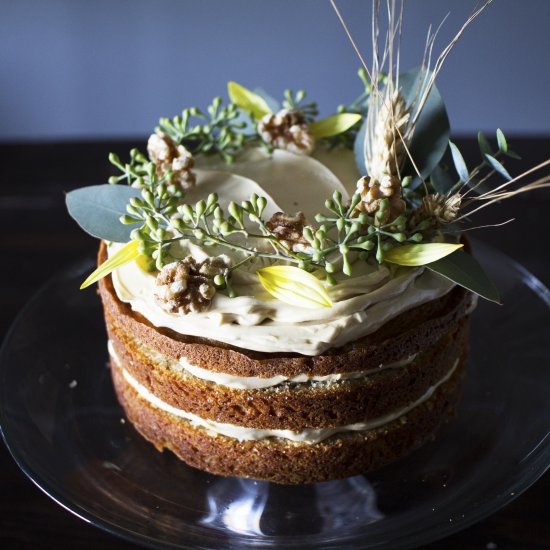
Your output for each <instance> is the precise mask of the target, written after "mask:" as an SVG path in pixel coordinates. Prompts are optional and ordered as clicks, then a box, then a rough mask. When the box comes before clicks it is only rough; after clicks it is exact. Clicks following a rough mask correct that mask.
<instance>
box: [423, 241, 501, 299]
mask: <svg viewBox="0 0 550 550" xmlns="http://www.w3.org/2000/svg"><path fill="white" fill-rule="evenodd" d="M426 267H427V268H428V269H430V270H432V271H435V272H436V273H439V274H440V275H442V276H443V277H445V278H447V279H449V280H451V281H453V282H454V283H456V284H457V285H460V286H462V287H464V288H466V289H467V290H470V291H472V292H474V293H475V294H477V295H478V296H481V297H482V298H485V299H486V300H490V301H491V302H496V303H500V295H499V293H498V290H497V288H496V287H495V285H494V284H493V282H492V281H491V280H490V279H489V277H487V275H486V273H485V271H483V268H482V267H481V265H480V264H479V262H478V261H477V260H476V259H475V258H474V257H473V256H471V255H470V254H468V253H466V252H462V251H461V250H458V251H456V252H453V253H452V254H449V255H448V256H445V257H444V258H441V259H440V260H437V261H435V262H432V263H429V264H427V265H426Z"/></svg>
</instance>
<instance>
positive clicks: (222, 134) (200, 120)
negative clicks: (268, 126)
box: [156, 97, 257, 163]
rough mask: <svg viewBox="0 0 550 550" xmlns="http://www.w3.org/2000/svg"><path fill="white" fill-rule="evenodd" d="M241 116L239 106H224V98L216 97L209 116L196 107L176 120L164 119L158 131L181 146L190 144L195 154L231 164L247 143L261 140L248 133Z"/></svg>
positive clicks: (184, 111) (184, 112)
mask: <svg viewBox="0 0 550 550" xmlns="http://www.w3.org/2000/svg"><path fill="white" fill-rule="evenodd" d="M240 114H241V111H240V110H239V108H238V107H237V105H235V104H233V103H229V104H228V105H223V102H222V98H221V97H216V98H214V100H213V101H212V104H211V105H210V106H209V107H208V108H207V110H206V113H204V112H203V111H201V110H200V109H198V108H196V107H192V108H190V109H184V110H183V111H182V113H181V115H178V116H175V117H174V118H161V119H160V121H159V126H158V127H157V128H156V130H157V131H160V132H163V133H165V134H167V135H168V136H170V137H171V138H172V139H173V140H174V141H175V142H176V143H178V144H180V143H183V142H185V143H186V144H190V146H191V151H192V152H193V154H199V153H203V154H219V155H220V156H221V157H222V158H223V160H224V161H225V162H228V163H231V162H233V160H234V158H235V155H236V154H237V153H238V152H239V151H240V150H241V149H242V148H243V146H244V145H245V143H246V142H248V141H250V140H253V139H257V137H256V136H250V135H246V134H245V133H244V131H243V130H244V128H245V127H246V123H245V122H243V121H242V120H241V118H240Z"/></svg>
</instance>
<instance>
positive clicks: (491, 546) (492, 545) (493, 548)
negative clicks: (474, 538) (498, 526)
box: [485, 542, 498, 550]
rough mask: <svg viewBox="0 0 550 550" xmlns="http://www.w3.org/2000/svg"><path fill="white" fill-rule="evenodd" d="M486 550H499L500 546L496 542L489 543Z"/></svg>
mask: <svg viewBox="0 0 550 550" xmlns="http://www.w3.org/2000/svg"><path fill="white" fill-rule="evenodd" d="M485 548H487V550H497V548H498V546H497V545H496V544H495V543H494V542H488V543H487V545H486V546H485Z"/></svg>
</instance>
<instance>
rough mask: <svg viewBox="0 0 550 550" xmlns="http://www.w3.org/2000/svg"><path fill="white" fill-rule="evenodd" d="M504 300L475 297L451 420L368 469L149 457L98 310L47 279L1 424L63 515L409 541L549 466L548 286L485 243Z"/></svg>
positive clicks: (247, 535)
mask: <svg viewBox="0 0 550 550" xmlns="http://www.w3.org/2000/svg"><path fill="white" fill-rule="evenodd" d="M476 253H477V256H478V257H479V258H480V259H481V261H482V263H483V264H484V265H485V267H486V269H487V271H488V272H489V274H490V275H491V277H492V278H493V280H495V281H496V283H497V285H498V287H499V288H500V290H501V293H502V297H503V302H504V305H503V306H497V305H494V304H489V303H486V302H484V301H481V300H480V303H479V307H478V309H477V311H476V312H475V313H474V314H473V326H472V338H471V345H472V350H471V360H470V365H469V373H468V377H467V382H466V385H465V389H464V395H463V398H462V400H461V403H460V406H459V411H458V416H457V418H456V419H454V420H453V421H452V422H451V423H449V424H448V425H446V426H445V427H444V428H443V429H442V430H441V432H440V433H439V435H438V437H437V438H436V440H435V441H433V442H431V443H429V444H428V445H426V446H425V447H423V448H422V449H420V450H419V451H417V452H416V453H414V454H413V455H412V456H410V457H408V458H406V459H403V460H401V461H400V462H398V463H396V464H393V465H391V466H389V467H387V468H385V469H383V470H381V471H379V472H377V473H375V474H372V475H368V476H367V477H365V476H356V477H352V478H348V479H344V480H339V481H331V482H324V483H318V484H311V485H303V486H278V485H273V484H270V483H267V482H257V481H252V480H244V479H232V478H222V477H217V476H213V475H210V474H206V473H203V472H200V471H198V470H195V469H193V468H190V467H188V466H186V465H185V464H183V463H182V462H180V461H179V460H177V459H176V458H175V457H174V456H173V455H172V454H171V453H169V452H165V453H159V452H157V451H156V450H155V449H154V447H153V446H151V445H150V444H148V443H147V442H145V441H144V440H143V439H142V438H141V437H140V436H139V435H138V434H137V433H136V432H135V431H134V429H133V428H132V426H131V425H129V424H128V423H127V422H125V421H124V417H123V414H122V410H121V408H120V406H119V405H118V403H117V401H116V398H115V395H114V392H113V389H112V387H111V380H110V373H109V370H108V368H107V349H106V335H105V330H104V327H103V319H102V311H101V306H100V303H99V300H98V298H97V296H96V295H95V292H94V291H93V290H89V291H85V292H81V291H79V290H78V287H79V283H80V281H81V280H82V279H83V276H84V275H85V274H87V273H88V272H89V270H90V269H91V266H90V264H89V263H85V264H82V265H79V266H76V267H75V268H74V269H72V270H68V271H67V272H66V273H64V274H62V275H61V276H59V277H57V278H55V279H54V280H52V281H51V282H50V283H49V284H47V285H46V286H45V287H44V288H42V289H41V290H40V291H39V293H38V294H37V295H36V296H35V297H34V299H33V300H32V301H31V302H30V303H29V304H28V306H27V307H26V308H25V309H24V310H23V311H22V312H21V314H20V316H19V317H18V319H17V320H16V321H15V323H14V325H13V327H12V329H11V332H10V333H9V335H8V336H7V338H6V340H5V343H4V346H3V348H2V351H1V354H0V426H1V429H2V434H3V436H4V439H5V441H6V444H7V445H8V447H9V449H10V451H11V453H12V454H13V456H14V458H15V460H16V461H17V463H18V464H19V466H20V467H21V468H22V470H23V471H24V472H25V473H26V474H27V475H28V476H29V477H30V478H31V479H32V480H33V481H34V482H35V483H36V484H37V485H38V486H39V487H40V488H41V489H42V490H43V491H44V492H45V493H47V494H48V495H49V496H50V497H51V498H53V499H54V500H55V501H56V502H58V503H59V504H60V505H62V506H63V507H65V508H66V509H68V510H70V511H71V512H73V513H74V514H76V515H78V516H80V517H81V518H83V519H86V520H88V521H90V522H92V523H93V524H95V525H97V526H98V527H101V528H102V529H105V530H107V531H110V532H111V533H114V534H117V535H120V536H122V537H124V538H126V539H129V540H133V541H136V542H139V543H141V544H145V545H150V546H154V547H165V546H166V547H179V548H216V549H228V548H236V549H237V548H238V549H241V548H248V547H261V548H270V547H285V548H302V549H305V548H319V547H322V548H338V549H342V548H392V549H396V548H408V547H414V546H416V545H419V544H421V543H426V542H429V541H432V540H436V539H438V538H441V537H444V536H446V535H448V534H450V533H452V532H454V531H457V530H459V529H463V528H464V527H467V526H468V525H470V524H472V523H474V522H476V521H478V520H480V519H482V518H483V517H485V516H487V515H489V514H491V513H493V512H495V511H496V510H498V509H499V508H500V507H502V506H504V505H505V504H506V503H508V502H509V501H511V500H512V499H513V498H514V497H516V496H518V495H519V494H520V493H521V492H522V491H524V490H525V489H527V488H528V487H529V486H530V485H531V484H532V483H534V482H535V481H536V480H537V479H538V477H540V476H541V475H542V474H543V473H544V471H545V470H546V469H547V468H548V466H549V464H550V438H549V437H548V433H549V428H550V400H549V399H548V396H549V395H550V369H549V367H550V309H549V305H550V294H549V291H548V290H547V289H546V288H545V287H544V286H543V285H542V284H541V283H540V282H539V281H538V280H537V279H536V278H535V277H533V276H532V275H531V274H530V273H528V272H527V271H525V270H524V269H523V268H522V267H521V266H519V265H517V264H515V263H514V262H513V261H511V260H510V259H508V258H506V257H505V256H503V255H501V254H500V253H498V252H496V251H494V250H493V249H490V248H488V247H486V246H482V245H478V246H476Z"/></svg>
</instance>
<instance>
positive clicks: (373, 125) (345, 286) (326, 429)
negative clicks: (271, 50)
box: [67, 3, 548, 484]
mask: <svg viewBox="0 0 550 550" xmlns="http://www.w3.org/2000/svg"><path fill="white" fill-rule="evenodd" d="M394 8H395V6H394V3H389V9H388V17H389V29H390V30H389V32H388V38H387V40H386V41H385V44H386V46H385V48H386V51H385V52H383V53H384V55H383V56H382V57H379V58H376V57H375V59H378V60H380V59H385V60H386V61H388V60H392V59H398V56H397V57H396V56H395V54H396V52H394V51H393V49H394V47H395V48H397V47H398V46H397V42H398V40H397V38H396V37H398V36H399V34H400V26H401V15H399V14H400V13H401V12H400V11H397V12H396V11H395V9H394ZM482 9H483V8H481V9H480V10H478V11H476V12H475V13H474V14H473V16H472V17H471V18H470V20H473V19H475V17H477V15H478V14H479V13H481V10H482ZM374 28H375V34H376V36H378V32H379V29H378V20H375V22H374ZM462 30H463V29H462ZM462 30H461V31H460V32H459V35H460V33H461V32H462ZM459 35H457V38H458V36H459ZM433 39H434V37H433V36H432V35H429V36H428V43H427V50H428V51H429V53H430V55H427V56H426V60H428V63H427V64H423V66H422V67H420V68H419V69H415V70H412V71H408V72H403V73H401V72H400V70H399V67H398V66H396V65H395V64H393V65H389V64H388V65H386V66H385V68H384V73H383V72H382V69H383V67H382V66H381V63H379V62H375V63H373V64H372V66H371V67H370V69H369V67H367V66H366V65H365V66H364V68H363V69H362V70H361V71H360V72H359V75H360V77H361V81H362V83H363V87H362V88H363V89H362V93H361V94H360V96H359V97H358V98H357V99H356V100H355V101H353V102H352V103H351V104H349V105H344V106H340V107H339V108H338V112H337V113H336V114H334V115H332V116H329V117H327V118H321V119H319V117H318V111H317V106H316V104H315V103H313V102H309V101H308V100H307V99H306V94H305V92H304V91H302V90H300V91H298V92H296V93H293V92H291V91H290V90H287V91H285V93H284V95H283V99H282V101H280V102H279V101H278V100H276V99H274V98H273V97H271V96H268V95H267V94H265V93H264V92H263V91H252V90H249V89H247V88H245V87H244V86H241V85H239V84H237V83H235V82H230V83H229V85H228V95H229V102H228V103H224V102H223V100H222V99H221V98H219V97H218V98H215V99H214V100H213V102H212V104H211V105H210V106H209V107H208V109H207V110H206V111H204V112H203V111H201V110H199V109H197V108H191V109H184V110H183V112H182V114H181V115H179V116H176V117H174V118H173V119H168V118H162V119H161V120H160V123H159V126H158V127H157V128H156V129H155V131H154V133H153V134H152V135H151V136H150V138H149V140H148V143H147V154H143V153H140V152H139V151H138V150H137V149H133V150H132V151H131V152H130V155H129V159H128V160H125V161H122V160H121V159H120V158H119V157H118V156H117V155H115V154H111V155H110V161H111V163H112V164H113V165H114V166H115V167H116V168H117V169H118V170H119V174H118V175H116V176H113V177H112V178H110V180H109V184H105V185H98V186H92V187H87V188H83V189H78V190H76V191H73V192H71V193H69V194H68V195H67V205H68V208H69V212H70V213H71V215H72V216H73V217H74V218H75V219H76V221H77V222H78V223H79V224H80V225H81V226H82V227H83V228H84V229H85V230H86V231H88V232H89V233H91V234H92V235H94V236H96V237H98V238H99V239H101V244H100V248H99V257H98V268H97V269H96V271H94V273H92V274H91V275H90V277H89V278H88V279H87V280H86V281H85V282H84V283H83V285H82V288H84V287H86V286H88V285H90V284H92V283H94V282H96V281H99V293H100V295H101V299H102V302H103V307H104V313H105V321H106V326H107V331H108V337H109V342H108V350H109V355H110V363H111V372H112V378H113V382H114V388H115V391H116V394H117V396H118V399H119V401H120V404H121V405H122V407H123V409H124V411H125V413H126V416H127V417H128V419H129V420H130V422H131V424H132V425H133V426H134V427H135V428H136V429H137V430H138V431H139V432H140V433H141V434H142V435H143V437H145V438H146V439H147V440H148V441H150V442H151V443H152V444H153V445H154V446H155V447H156V448H157V449H159V450H163V449H169V450H170V451H172V452H173V453H175V454H176V455H177V456H178V457H179V458H180V459H181V460H183V461H185V462H186V463H187V464H189V465H191V466H193V467H196V468H199V469H201V470H205V471H207V472H211V473H213V474H218V475H224V476H242V477H248V478H254V479H263V480H269V481H273V482H277V483H292V484H294V483H309V482H316V481H323V480H330V479H335V478H341V477H345V476H351V475H356V474H361V473H367V472H371V471H373V470H376V469H378V468H380V467H382V466H384V465H386V464H389V463H391V462H394V461H396V460H398V459H401V458H403V457H404V456H406V455H407V454H409V453H410V452H412V451H413V450H414V449H416V448H418V447H419V446H420V445H422V444H423V443H425V442H426V441H428V440H431V439H432V438H433V436H434V434H435V432H436V430H437V429H438V427H439V426H440V425H441V424H442V423H444V422H445V421H446V420H447V419H448V418H449V417H450V416H451V415H452V414H454V411H455V407H456V404H457V401H458V398H459V395H460V391H461V386H462V381H463V379H464V375H465V370H466V363H467V356H468V331H469V315H470V313H471V312H472V311H473V309H474V308H475V305H476V300H477V298H478V297H482V298H485V299H488V300H491V301H495V302H498V300H499V297H498V293H497V291H496V289H495V288H494V286H493V285H492V283H491V282H490V281H489V280H488V278H487V276H486V275H485V274H484V272H483V270H482V268H481V266H480V265H479V263H478V262H477V261H476V259H475V258H474V257H473V256H472V255H471V253H470V250H469V248H468V246H467V241H466V240H465V238H464V237H461V234H460V233H461V230H462V229H463V226H464V224H465V223H466V221H467V220H468V219H469V217H468V216H469V215H470V214H471V213H472V212H474V211H477V210H480V209H481V208H483V207H485V206H487V205H489V204H492V203H494V202H496V201H498V200H502V199H505V198H507V197H509V196H511V195H514V194H517V193H519V192H522V191H525V190H528V189H531V188H533V187H536V186H541V185H542V186H544V185H548V180H547V179H544V178H543V179H542V180H538V181H536V182H534V183H531V184H528V185H525V186H523V187H519V188H518V187H517V186H516V187H514V185H515V184H516V182H517V181H518V179H519V178H521V177H522V176H518V177H516V178H512V177H511V176H510V174H509V172H508V170H507V169H506V168H505V167H504V162H505V160H506V159H507V158H509V157H514V156H515V153H513V151H511V150H510V149H509V146H508V144H507V142H506V139H505V137H504V135H503V133H502V132H501V131H500V130H498V131H497V134H496V140H495V143H493V142H492V141H490V140H489V139H488V138H486V137H485V136H484V135H483V134H480V135H479V145H480V152H481V160H480V163H479V165H478V166H476V167H475V168H473V169H472V170H471V171H468V169H467V168H466V164H465V162H464V160H463V158H462V155H461V154H460V152H459V150H458V149H457V147H456V146H455V145H454V144H453V143H452V142H450V141H449V135H450V129H449V121H448V117H447V114H446V110H445V105H444V103H443V100H442V99H441V96H440V94H439V92H438V91H437V88H436V87H435V83H434V81H435V77H436V76H437V73H438V72H439V70H440V69H441V65H442V62H443V60H444V59H445V58H446V56H447V55H448V53H449V51H450V48H446V49H445V50H444V53H443V54H442V56H441V57H440V58H439V59H438V60H437V62H436V63H435V64H434V65H433V67H430V66H429V60H430V59H431V49H432V46H433ZM455 41H456V40H454V41H453V42H452V44H454V42H455ZM382 42H384V41H382ZM452 44H451V45H452ZM361 61H363V60H361ZM446 151H449V154H448V155H447V156H446V157H445V153H446ZM444 157H445V158H444ZM497 157H498V160H497ZM451 159H452V161H451ZM446 162H452V164H454V168H450V167H449V166H448V164H446ZM455 173H456V174H455ZM489 176H490V177H489ZM493 177H494V178H499V177H500V178H502V179H503V183H502V182H500V183H496V184H495V185H493V186H490V183H488V182H490V181H491V178H493Z"/></svg>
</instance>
